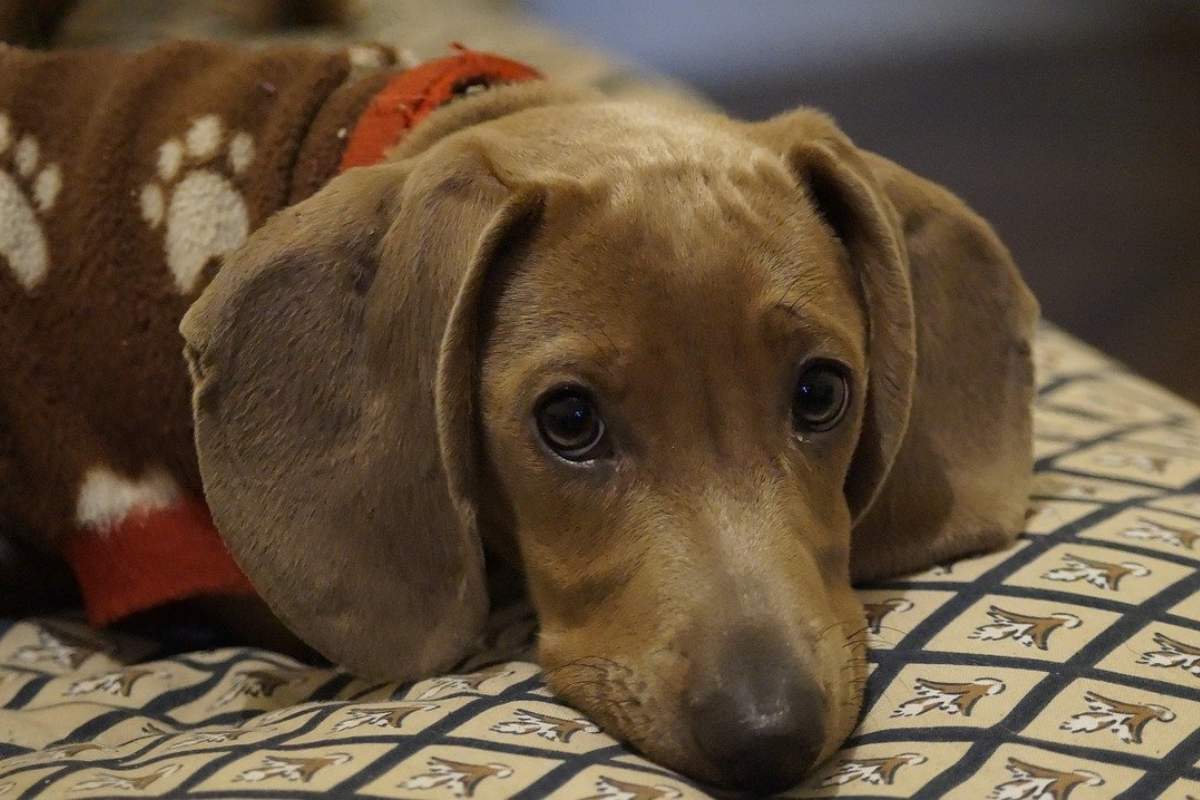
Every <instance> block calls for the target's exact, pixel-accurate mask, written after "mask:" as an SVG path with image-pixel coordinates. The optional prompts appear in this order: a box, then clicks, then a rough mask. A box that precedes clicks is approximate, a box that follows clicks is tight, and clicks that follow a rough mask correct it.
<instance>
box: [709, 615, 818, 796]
mask: <svg viewBox="0 0 1200 800" xmlns="http://www.w3.org/2000/svg"><path fill="white" fill-rule="evenodd" d="M688 714H689V716H690V718H691V724H692V729H693V731H694V735H695V737H696V741H697V744H698V745H699V747H700V750H701V752H702V754H703V755H704V757H705V758H706V759H707V760H708V761H709V762H710V763H711V764H712V766H713V767H714V768H715V769H716V770H717V771H718V772H719V773H720V774H721V775H722V776H723V778H724V781H725V782H727V783H729V784H732V785H734V786H736V787H738V788H741V789H749V790H752V791H755V792H764V793H766V792H773V791H780V790H783V789H786V788H789V787H791V786H793V785H795V784H796V783H798V782H799V781H800V779H801V778H803V777H804V774H805V773H806V772H807V771H808V769H809V768H810V767H811V766H812V765H813V762H815V761H816V759H817V756H818V755H819V754H820V752H821V748H822V744H823V743H824V739H825V723H824V700H823V695H822V692H821V689H820V688H819V687H818V685H817V684H816V682H815V681H814V680H813V678H812V677H811V676H810V675H808V674H807V670H806V669H805V667H804V666H803V664H802V663H801V662H800V661H798V659H797V658H796V657H795V654H794V653H792V652H791V651H790V650H789V649H788V648H787V647H786V646H785V645H784V644H783V642H782V640H781V639H779V638H778V637H773V636H771V635H770V634H766V633H762V632H754V633H748V634H744V635H740V636H736V637H734V640H733V641H731V642H730V645H729V646H728V647H727V648H726V649H725V651H724V655H723V656H722V657H721V658H720V659H718V661H717V664H716V666H715V668H714V669H711V670H709V671H708V672H707V674H703V675H697V676H696V680H695V681H694V683H693V686H692V688H691V690H690V691H689V694H688Z"/></svg>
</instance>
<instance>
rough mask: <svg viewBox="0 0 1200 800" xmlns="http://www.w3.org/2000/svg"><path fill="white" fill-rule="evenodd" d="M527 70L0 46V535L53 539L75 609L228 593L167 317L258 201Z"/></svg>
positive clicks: (170, 50)
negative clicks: (78, 604) (79, 600)
mask: <svg viewBox="0 0 1200 800" xmlns="http://www.w3.org/2000/svg"><path fill="white" fill-rule="evenodd" d="M529 77H535V73H533V71H532V70H530V69H528V68H527V67H523V66H521V65H519V64H515V63H514V62H510V61H506V60H504V59H500V58H496V57H492V56H486V55H483V54H479V53H473V52H470V51H465V50H464V51H461V52H459V53H458V54H457V55H455V56H452V57H449V58H445V59H440V60H439V61H435V62H430V63H429V64H425V65H422V66H421V67H418V68H415V69H412V70H409V71H406V72H403V71H398V70H396V69H395V68H394V67H393V57H392V54H391V53H390V51H388V50H386V49H384V48H380V47H374V46H371V47H355V48H350V49H348V50H345V51H341V52H332V53H331V52H322V51H318V50H314V49H311V48H306V47H286V48H271V49H265V50H249V49H244V48H238V47H234V46H230V45H224V44H216V43H197V42H177V43H171V44H166V45H162V46H159V47H156V48H153V49H151V50H148V51H145V52H142V53H137V54H125V53H114V52H99V51H76V52H62V53H34V52H29V51H23V50H20V49H16V48H11V47H5V46H3V45H0V532H11V531H15V532H17V533H22V532H24V533H25V534H26V535H28V536H29V538H30V539H31V540H32V541H34V542H35V543H40V544H45V545H48V546H49V547H51V548H53V549H54V550H57V551H58V552H60V553H62V554H64V555H65V556H66V557H67V559H68V561H69V562H70V563H71V566H72V567H73V569H74V570H75V573H76V576H77V578H78V579H79V582H80V585H81V589H82V591H83V594H84V599H85V603H86V605H87V610H88V613H89V617H90V618H91V619H92V620H93V621H94V622H96V623H105V622H109V621H112V620H115V619H118V618H120V617H122V616H125V615H127V614H129V613H132V612H135V611H140V610H143V609H146V608H149V607H152V606H154V605H158V604H161V603H163V602H166V601H169V600H174V599H180V598H183V597H188V596H193V595H197V594H204V593H229V592H246V591H250V588H249V584H248V582H247V581H246V579H245V577H244V576H243V575H242V574H241V572H240V571H239V570H238V569H237V567H236V565H234V564H233V562H232V560H231V559H230V558H229V556H228V553H227V552H226V551H225V549H224V547H223V545H222V544H221V542H220V540H219V538H218V536H217V534H216V533H215V531H214V530H213V528H212V524H211V521H210V519H209V516H208V513H207V509H206V508H205V507H204V505H203V501H202V486H201V481H200V475H199V471H198V468H197V464H196V456H195V452H194V449H193V444H192V423H191V420H192V418H191V411H190V386H189V382H188V377H187V372H186V369H185V367H184V365H183V360H182V356H181V352H182V348H183V341H182V339H181V337H180V335H179V333H178V330H177V327H178V324H179V320H180V318H181V317H182V316H183V313H184V312H185V310H186V309H187V307H188V305H189V304H190V303H191V302H192V300H194V299H195V297H196V296H197V294H198V293H199V292H200V291H201V290H202V289H203V288H204V286H205V285H206V284H207V283H208V281H209V280H210V279H211V277H212V275H213V274H214V271H215V270H216V269H218V268H219V265H220V260H221V256H222V255H224V254H225V253H227V252H229V251H230V250H232V249H234V248H236V247H238V246H239V245H240V244H241V243H242V242H243V241H245V239H246V237H247V236H248V235H249V233H250V232H251V231H253V230H254V229H255V228H257V227H258V226H259V225H260V224H262V222H263V221H265V220H266V218H267V217H268V216H270V215H271V214H272V213H273V212H275V211H277V210H279V209H280V208H282V207H284V206H286V205H289V204H291V203H294V202H297V201H299V200H301V199H303V198H305V197H307V196H308V195H310V194H312V193H313V192H314V191H316V190H317V189H318V188H319V187H320V186H321V185H322V184H324V183H325V182H326V181H327V180H328V179H329V178H330V177H332V176H333V175H334V174H336V173H337V172H338V171H339V170H340V169H344V168H349V167H352V166H360V165H364V164H370V163H374V162H376V161H378V160H379V159H380V158H381V157H382V156H383V153H384V152H385V150H386V149H388V147H390V146H391V145H394V144H395V143H396V141H398V139H399V138H400V136H402V135H403V133H404V132H405V131H406V130H408V129H410V128H411V127H412V126H413V125H415V124H416V123H417V122H419V120H420V119H421V118H423V116H424V115H425V114H427V113H429V112H430V111H432V110H433V109H435V108H436V107H437V106H438V105H440V104H441V103H444V102H447V101H448V100H449V99H451V98H452V97H453V96H455V95H456V94H459V93H461V92H462V91H464V90H465V89H467V88H469V87H471V86H476V85H480V84H487V83H493V82H500V81H509V80H520V79H525V78H529Z"/></svg>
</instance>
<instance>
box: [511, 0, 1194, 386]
mask: <svg viewBox="0 0 1200 800" xmlns="http://www.w3.org/2000/svg"><path fill="white" fill-rule="evenodd" d="M522 5H523V6H524V8H525V10H526V11H528V12H529V13H530V14H532V15H534V16H537V17H540V18H541V19H542V20H543V21H545V22H548V23H550V24H552V25H554V26H556V27H558V28H561V29H564V30H566V31H569V32H571V33H574V34H576V35H577V36H578V37H580V38H582V39H584V40H586V41H588V42H589V43H591V44H595V45H598V46H601V47H603V48H605V49H608V50H611V51H615V52H617V53H619V54H624V55H625V56H627V57H628V58H630V59H631V60H633V61H635V62H637V63H639V64H642V65H645V66H647V67H651V68H653V69H655V70H658V71H660V72H664V73H666V74H668V75H670V76H674V77H676V78H679V79H681V80H683V81H685V82H687V83H689V84H691V85H693V86H695V87H697V88H698V89H700V90H701V91H702V92H703V93H705V94H706V95H708V96H709V97H710V98H711V99H713V100H714V101H716V102H717V103H718V104H720V105H721V106H722V107H724V108H725V109H727V110H729V111H730V112H732V113H734V114H737V115H741V116H745V117H751V118H755V117H763V116H767V115H770V114H773V113H775V112H778V111H781V110H784V109H787V108H790V107H792V106H795V105H799V104H805V105H814V106H818V107H821V108H824V109H825V110H827V111H829V112H831V113H832V114H833V115H834V116H835V117H836V118H837V119H838V121H839V122H840V123H841V125H842V127H843V128H844V129H845V130H846V131H847V132H848V133H849V134H850V135H851V136H852V137H853V138H854V139H856V140H857V142H858V143H859V144H860V145H862V146H865V147H868V148H870V149H873V150H876V151H878V152H881V153H883V154H885V155H887V156H889V157H891V158H893V159H894V160H896V161H899V162H901V163H903V164H904V165H905V166H907V167H909V168H910V169H913V170H914V171H916V172H919V173H921V174H923V175H925V176H927V177H929V178H932V179H934V180H936V181H939V182H941V183H943V184H945V185H947V186H949V187H950V188H951V189H953V190H954V191H955V192H956V193H958V194H959V195H960V196H962V197H963V198H965V199H966V200H967V201H968V202H969V203H970V204H971V205H972V206H974V207H975V209H976V210H978V211H979V212H980V213H981V214H983V215H984V216H985V217H987V218H988V219H989V220H991V221H992V223H993V224H994V225H995V226H996V228H997V230H998V231H999V232H1000V235H1001V236H1002V237H1003V238H1004V239H1005V241H1006V242H1007V243H1008V245H1009V247H1010V248H1011V249H1012V251H1013V253H1014V255H1015V256H1016V260H1017V263H1018V264H1020V265H1021V267H1022V269H1023V271H1024V273H1025V276H1026V279H1027V280H1028V281H1029V283H1030V285H1031V286H1032V287H1033V289H1034V291H1035V292H1036V293H1037V295H1038V297H1039V299H1040V300H1041V302H1042V307H1043V312H1044V315H1045V316H1046V318H1047V319H1049V320H1051V321H1053V322H1055V323H1057V324H1059V325H1061V326H1062V327H1065V328H1066V329H1068V330H1069V331H1071V332H1073V333H1075V334H1077V335H1079V336H1081V337H1082V338H1083V339H1085V340H1086V341H1088V342H1090V343H1092V344H1094V345H1096V346H1098V347H1100V348H1101V349H1103V350H1105V351H1107V352H1108V353H1110V354H1112V355H1115V356H1117V357H1118V358H1120V359H1122V360H1123V361H1125V362H1126V363H1128V364H1129V365H1130V366H1132V367H1133V368H1134V369H1135V370H1136V371H1138V372H1140V373H1142V374H1144V375H1147V376H1149V377H1151V378H1154V379H1156V380H1158V381H1160V382H1161V383H1163V384H1164V385H1166V386H1167V387H1168V388H1172V389H1174V390H1175V391H1177V392H1180V393H1182V394H1184V395H1186V396H1188V397H1190V398H1191V399H1193V400H1196V401H1200V335H1198V334H1197V326H1198V324H1200V3H1198V2H1194V0H1183V1H1181V2H1168V1H1167V0H1135V1H1132V2H1128V1H1127V2H1114V1H1112V0H1054V2H1044V1H1043V2H1036V1H1035V0H1004V1H1003V2H996V1H995V0H896V2H888V1H887V0H874V1H872V2H868V1H867V0H809V1H808V2H801V0H755V1H754V2H728V1H726V2H718V1H717V0H607V2H561V1H560V2H555V1H554V0H524V1H523V3H522Z"/></svg>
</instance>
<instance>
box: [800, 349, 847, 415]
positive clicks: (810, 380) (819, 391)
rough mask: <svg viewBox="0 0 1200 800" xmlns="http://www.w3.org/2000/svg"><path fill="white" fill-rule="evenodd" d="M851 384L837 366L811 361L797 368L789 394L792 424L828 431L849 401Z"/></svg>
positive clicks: (843, 411)
mask: <svg viewBox="0 0 1200 800" xmlns="http://www.w3.org/2000/svg"><path fill="white" fill-rule="evenodd" d="M849 399H850V387H849V385H848V384H847V383H846V375H845V373H844V372H843V371H842V369H841V368H840V367H838V366H837V365H835V364H832V363H830V362H828V361H814V362H813V363H811V364H808V365H807V366H805V367H804V368H803V369H802V370H801V371H800V378H799V379H798V380H797V381H796V392H795V395H794V396H793V397H792V421H793V424H794V425H795V426H796V427H797V428H799V429H801V430H804V431H827V430H829V429H830V428H832V427H833V426H835V425H837V424H838V422H839V421H841V419H842V415H843V414H844V413H845V412H846V406H848V405H849Z"/></svg>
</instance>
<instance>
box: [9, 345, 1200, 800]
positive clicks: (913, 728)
mask: <svg viewBox="0 0 1200 800" xmlns="http://www.w3.org/2000/svg"><path fill="white" fill-rule="evenodd" d="M1037 363H1038V369H1039V385H1040V389H1039V399H1038V406H1037V414H1036V425H1035V429H1036V430H1035V433H1036V449H1037V472H1038V475H1037V480H1036V488H1035V491H1034V497H1033V499H1032V505H1031V509H1030V512H1029V516H1028V521H1027V523H1026V530H1025V533H1024V534H1023V535H1022V536H1021V537H1020V539H1019V540H1018V541H1017V543H1016V544H1015V546H1013V547H1012V548H1010V549H1008V550H1007V551H1005V552H1001V553H993V554H989V555H984V556H981V557H978V558H972V559H966V560H962V561H958V562H955V563H952V564H945V565H941V566H938V567H935V568H933V569H930V570H927V571H925V572H922V573H919V574H916V575H912V576H909V577H907V578H905V579H902V580H894V581H888V582H885V583H880V584H877V585H872V586H868V587H864V588H862V590H861V595H862V598H863V600H864V603H865V604H866V608H867V619H866V625H867V627H868V629H869V631H870V635H871V637H872V641H873V647H872V651H871V655H870V662H871V663H870V679H869V682H868V685H867V689H866V704H865V709H864V713H863V718H862V721H861V724H860V725H859V728H858V730H857V731H856V733H855V734H854V736H853V737H852V738H851V739H850V741H849V742H848V743H847V745H846V747H845V748H844V749H843V750H842V751H841V752H840V753H839V754H837V755H836V756H835V757H834V758H833V759H831V760H830V761H829V762H827V763H826V764H825V765H824V766H823V767H822V768H821V769H820V770H819V771H818V772H817V773H816V774H815V775H814V776H813V777H812V778H811V780H809V781H808V782H807V783H806V784H804V785H803V786H802V787H799V788H798V789H796V790H793V791H792V792H789V793H788V796H793V797H913V798H933V797H962V798H996V800H1027V799H1028V800H1068V799H1069V800H1089V799H1090V798H1109V797H1117V796H1123V797H1131V798H1151V797H1167V798H1181V799H1182V798H1186V797H1190V796H1196V797H1200V767H1198V766H1197V761H1198V760H1200V572H1198V571H1197V567H1200V411H1198V410H1197V409H1196V408H1195V407H1193V406H1192V405H1190V404H1188V403H1186V402H1185V401H1183V400H1180V399H1179V398H1176V397H1174V396H1172V395H1170V394H1168V393H1167V392H1165V391H1163V390H1161V389H1159V388H1157V387H1155V386H1154V385H1152V384H1149V383H1147V382H1146V381H1144V380H1141V379H1139V378H1137V377H1135V376H1134V375H1132V374H1131V373H1129V372H1128V371H1127V370H1125V369H1123V368H1122V367H1121V366H1119V365H1117V364H1115V363H1113V362H1112V361H1110V360H1108V359H1106V358H1105V357H1104V356H1102V355H1100V354H1098V353H1096V352H1095V351H1092V350H1090V349H1088V348H1086V347H1084V346H1083V345H1081V344H1079V343H1078V342H1077V341H1075V340H1073V339H1072V338H1070V337H1069V336H1067V335H1066V334H1064V333H1062V332H1060V331H1058V330H1056V329H1054V328H1051V327H1045V328H1043V329H1042V330H1041V332H1040V334H1039V341H1038V343H1037ZM528 633H529V629H528V627H527V626H523V625H522V620H521V619H520V618H519V617H518V618H517V619H516V620H514V624H513V625H510V626H508V627H507V628H506V629H505V634H504V635H505V636H507V637H508V639H507V640H505V639H504V638H503V637H501V639H500V640H498V641H497V643H496V644H497V649H496V652H497V653H501V652H512V651H513V649H514V648H513V645H514V642H513V641H512V639H513V637H514V636H515V637H516V638H517V639H519V640H521V641H519V642H517V643H516V644H524V643H525V642H526V640H527V639H528ZM203 635H204V633H203V632H202V631H191V630H177V631H170V632H168V635H164V636H160V637H155V638H144V637H133V636H128V635H115V634H105V633H98V632H95V631H92V630H89V629H88V628H87V627H86V626H85V625H83V624H82V623H81V622H79V621H78V620H77V619H73V618H69V617H61V618H48V619H24V620H6V621H3V622H0V798H2V800H11V799H15V798H30V797H72V798H74V797H78V798H96V797H161V796H168V797H197V798H201V797H214V798H215V797H222V798H227V797H289V798H290V797H305V796H324V797H405V798H431V800H432V799H433V798H487V797H529V798H533V797H544V796H552V797H562V798H581V799H582V798H593V799H594V798H685V797H708V796H712V795H710V794H709V793H706V792H705V790H704V789H703V788H702V787H699V786H698V785H696V784H695V783H693V782H691V781H689V780H687V779H685V778H682V777H680V776H678V775H675V774H673V773H671V772H670V771H668V770H665V769H662V768H659V767H657V766H655V765H654V764H652V763H651V762H649V761H647V760H645V759H643V758H641V757H639V756H638V755H636V754H635V753H633V752H631V751H630V750H628V749H626V748H624V747H622V746H621V745H620V744H618V743H616V742H615V741H613V740H612V739H611V738H610V737H608V736H607V735H605V734H604V733H603V732H602V731H601V730H600V729H599V728H598V727H597V726H596V725H595V724H593V723H592V722H591V721H590V720H588V719H586V718H584V717H583V716H581V715H580V713H579V712H577V711H575V710H573V709H571V708H570V707H567V706H564V705H562V704H561V703H558V702H556V701H555V700H554V699H553V697H552V696H551V695H550V694H549V693H548V692H547V690H546V689H545V688H544V686H543V684H542V682H541V680H540V677H539V671H538V668H537V667H536V666H535V665H534V664H532V663H529V662H527V661H514V660H495V659H494V658H493V659H487V658H484V659H481V660H477V661H476V662H475V663H473V664H470V665H467V666H466V667H465V668H464V670H463V671H462V672H461V674H454V675H443V676H440V677H436V678H432V679H429V680H424V681H420V682H418V683H415V684H403V685H398V684H378V683H368V682H365V681H363V680H361V679H358V678H355V677H353V676H351V675H348V674H345V673H343V672H341V671H339V670H337V669H320V668H313V667H306V666H304V665H301V664H299V663H297V662H295V661H293V660H291V659H289V658H287V657H286V656H283V655H280V654H277V653H272V652H267V651H263V650H256V649H248V648H210V649H193V650H186V651H184V652H177V651H179V650H180V647H181V643H186V642H188V641H189V637H191V640H196V641H202V637H203ZM364 635H370V633H369V632H364ZM164 653H173V654H171V655H164Z"/></svg>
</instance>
